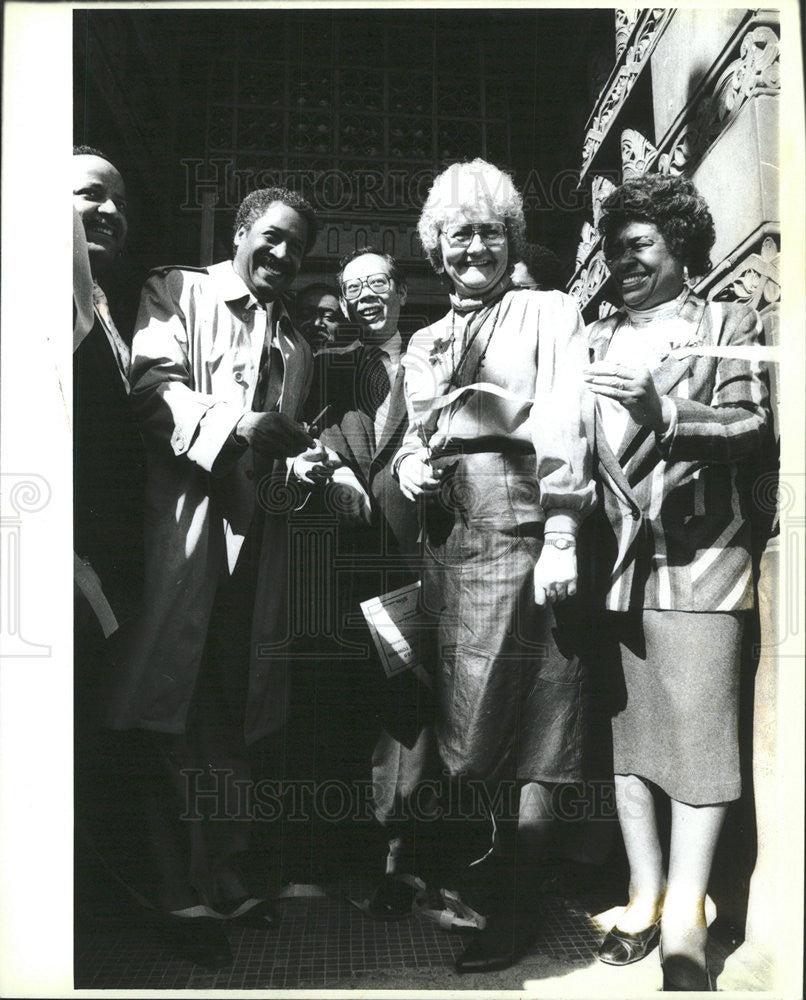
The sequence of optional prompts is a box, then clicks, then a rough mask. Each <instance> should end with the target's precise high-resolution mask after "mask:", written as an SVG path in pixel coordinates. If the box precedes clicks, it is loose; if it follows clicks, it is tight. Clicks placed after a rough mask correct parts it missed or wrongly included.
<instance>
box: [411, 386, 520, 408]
mask: <svg viewBox="0 0 806 1000" xmlns="http://www.w3.org/2000/svg"><path fill="white" fill-rule="evenodd" d="M466 392H489V393H490V395H492V396H498V397H500V398H501V399H508V400H509V401H510V402H511V403H519V404H520V405H521V406H531V405H532V403H533V402H534V400H532V399H530V398H529V397H528V396H519V395H517V393H514V392H510V391H509V389H502V388H501V386H500V385H494V384H493V383H492V382H474V383H473V384H472V385H463V386H460V387H459V388H458V389H454V390H452V391H451V392H448V393H446V394H445V395H444V396H432V397H431V398H430V399H414V400H412V409H413V410H414V413H415V415H416V416H420V415H422V414H423V413H430V412H431V411H432V410H441V409H443V408H444V407H446V406H450V405H451V403H453V402H454V401H455V400H457V399H459V397H460V396H463V395H464V394H465V393H466Z"/></svg>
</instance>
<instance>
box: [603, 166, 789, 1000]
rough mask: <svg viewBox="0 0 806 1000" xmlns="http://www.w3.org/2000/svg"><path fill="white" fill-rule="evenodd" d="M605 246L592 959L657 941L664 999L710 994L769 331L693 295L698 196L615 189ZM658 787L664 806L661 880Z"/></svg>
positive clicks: (765, 422) (699, 239) (734, 779)
mask: <svg viewBox="0 0 806 1000" xmlns="http://www.w3.org/2000/svg"><path fill="white" fill-rule="evenodd" d="M600 231H601V232H602V234H603V237H604V250H605V259H606V261H607V264H608V267H609V268H610V272H611V274H612V277H613V282H614V284H615V287H616V289H617V291H618V292H619V294H620V295H621V298H622V302H623V307H622V309H620V310H619V311H618V312H616V313H615V314H613V315H611V316H608V317H606V318H605V319H601V320H598V321H596V322H594V323H593V324H591V326H589V328H588V334H589V340H588V342H589V345H590V348H591V354H592V357H593V359H594V360H593V362H592V364H591V365H590V367H589V368H587V369H586V373H585V374H586V381H587V383H588V386H589V388H590V389H591V390H592V391H593V392H594V393H596V395H597V409H598V413H597V448H598V450H599V456H600V466H601V468H602V482H603V489H602V497H603V505H602V509H603V511H604V513H605V514H606V521H603V522H601V523H603V525H604V527H603V528H602V530H600V531H599V532H598V533H597V538H596V548H597V556H598V557H599V559H600V563H599V564H600V565H603V564H604V565H606V567H607V570H606V572H605V573H604V575H603V576H602V577H600V582H601V583H602V584H603V586H602V590H603V591H604V595H603V599H604V602H605V607H606V608H607V613H606V614H605V615H604V616H603V626H602V628H603V631H602V633H601V634H600V638H601V640H602V642H603V643H605V642H607V641H608V640H612V647H611V648H613V649H617V650H618V651H619V654H620V655H619V656H618V657H617V660H618V670H619V675H618V676H617V678H616V680H617V683H616V685H615V687H614V688H612V690H614V691H615V692H616V694H615V697H616V698H617V702H618V703H617V704H616V705H615V706H614V712H613V722H612V729H613V758H614V771H615V785H616V801H617V806H618V813H619V820H620V823H621V828H622V832H623V835H624V842H625V846H626V850H627V855H628V859H629V863H630V901H629V905H628V906H627V908H626V910H625V911H624V913H623V914H622V916H621V917H620V919H619V924H618V926H617V927H614V928H613V929H612V931H611V932H610V933H609V934H608V936H607V937H606V938H605V940H604V942H603V944H602V946H601V949H600V951H599V958H600V959H601V960H602V961H604V962H607V963H609V964H613V965H627V964H629V963H631V962H634V961H637V960H638V959H640V958H643V957H644V955H646V954H647V952H648V951H649V950H651V948H652V947H654V945H655V943H656V942H657V941H658V939H659V938H660V940H661V960H662V963H663V976H664V989H699V990H710V989H713V983H712V981H711V977H710V974H709V972H708V967H707V962H706V956H705V945H706V939H707V928H706V923H705V910H704V904H705V894H706V888H707V883H708V877H709V873H710V869H711V862H712V860H713V856H714V851H715V848H716V843H717V839H718V836H719V832H720V829H721V825H722V821H723V819H724V816H725V812H726V809H727V803H728V802H730V801H731V800H733V799H736V798H738V797H739V793H740V777H739V747H738V704H739V665H740V655H741V645H742V632H743V629H744V626H745V619H746V618H747V612H748V611H749V610H750V609H752V607H753V600H754V598H753V577H752V551H753V543H752V538H751V524H750V519H749V511H748V509H747V503H746V497H745V496H744V495H743V490H742V489H741V482H742V479H743V477H744V476H746V471H745V470H746V468H747V463H748V462H749V461H752V460H754V459H756V458H757V457H758V456H759V452H760V449H761V448H762V445H763V442H764V441H765V439H766V436H767V433H768V428H769V420H770V414H769V404H768V391H767V385H766V377H765V375H764V374H763V372H762V369H761V366H760V363H759V361H758V346H757V345H758V339H759V337H760V335H761V322H760V319H759V317H758V315H757V314H756V313H755V312H754V311H752V310H751V309H748V308H746V307H745V306H741V305H737V304H732V303H731V304H728V303H715V302H705V301H703V300H702V299H700V298H698V297H697V296H696V295H694V294H693V293H692V292H691V291H690V290H689V288H688V286H687V283H686V276H687V270H688V269H689V268H690V269H691V271H692V273H695V274H704V273H706V272H707V270H708V269H709V268H710V261H709V259H708V255H709V252H710V250H711V247H712V246H713V244H714V239H715V235H714V226H713V220H712V218H711V214H710V212H709V210H708V207H707V205H706V204H705V202H704V201H703V199H702V198H701V197H700V196H699V195H698V194H697V192H696V190H695V188H694V186H693V185H692V184H691V182H690V181H688V180H686V179H684V178H682V177H662V176H658V175H647V176H645V177H642V178H640V179H638V180H634V181H628V182H626V183H624V184H623V185H622V186H621V187H619V188H617V189H616V190H615V191H614V192H612V194H611V195H610V196H609V197H608V198H607V200H606V201H605V203H604V205H603V216H602V220H601V223H600ZM653 788H654V789H658V788H659V789H660V790H661V791H662V792H663V793H665V794H666V795H668V796H669V798H670V799H671V810H672V832H671V847H670V854H669V870H668V876H666V875H665V874H664V871H663V861H662V852H661V847H660V843H659V839H658V831H657V825H656V820H655V807H654V798H653ZM661 915H662V918H663V922H662V928H661V925H660V918H661Z"/></svg>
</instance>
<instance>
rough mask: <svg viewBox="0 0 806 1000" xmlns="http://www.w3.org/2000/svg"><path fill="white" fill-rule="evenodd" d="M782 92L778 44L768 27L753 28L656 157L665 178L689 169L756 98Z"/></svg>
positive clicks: (773, 33)
mask: <svg viewBox="0 0 806 1000" xmlns="http://www.w3.org/2000/svg"><path fill="white" fill-rule="evenodd" d="M780 88H781V69H780V44H779V39H778V35H777V34H776V33H775V31H774V30H773V28H772V27H771V26H770V25H766V24H763V25H756V26H755V27H754V28H751V30H750V31H748V33H747V34H746V35H745V37H744V38H743V39H742V44H741V48H740V51H739V56H738V58H737V59H735V60H734V61H733V62H732V63H731V64H730V65H729V66H728V67H727V69H726V70H725V71H724V72H723V73H722V74H721V76H720V77H719V79H718V81H717V82H716V84H715V86H714V88H713V91H712V93H711V94H710V96H708V97H706V98H704V99H703V100H702V101H700V102H699V104H698V105H697V107H696V108H695V109H694V110H693V112H692V114H691V115H690V116H689V118H688V119H687V120H686V122H685V123H684V125H683V127H682V129H681V130H680V132H679V133H678V135H677V136H676V137H675V139H674V141H673V143H672V145H671V148H670V149H669V150H668V152H666V153H663V154H662V155H661V156H660V157H658V169H659V170H660V172H661V173H664V174H680V173H683V172H684V171H686V170H688V169H690V168H691V167H692V166H693V164H694V163H695V162H696V161H697V160H698V159H699V158H700V157H701V156H702V155H703V154H704V153H705V152H706V150H707V149H708V148H709V146H710V145H711V144H712V143H713V141H714V140H715V139H716V137H717V136H718V135H719V134H720V132H722V131H724V129H725V128H727V126H728V125H729V124H730V122H732V121H733V119H734V118H735V117H736V115H737V114H738V113H739V110H740V109H741V107H742V106H743V105H744V104H745V103H746V102H747V101H748V100H749V99H750V98H751V97H753V96H754V95H755V94H773V93H777V92H778V91H779V90H780Z"/></svg>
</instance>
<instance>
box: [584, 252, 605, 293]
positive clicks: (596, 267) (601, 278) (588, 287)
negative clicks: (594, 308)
mask: <svg viewBox="0 0 806 1000" xmlns="http://www.w3.org/2000/svg"><path fill="white" fill-rule="evenodd" d="M609 277H610V271H609V270H608V267H607V264H605V259H604V250H598V251H597V252H596V253H595V254H594V256H593V257H592V258H591V262H590V264H589V265H588V277H587V280H586V281H585V301H586V302H589V301H590V300H591V299H592V298H593V296H594V295H595V294H596V293H597V292H598V291H599V289H600V288H601V287H602V285H603V284H604V283H605V282H606V281H607V279H608V278H609Z"/></svg>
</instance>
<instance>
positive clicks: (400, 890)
mask: <svg viewBox="0 0 806 1000" xmlns="http://www.w3.org/2000/svg"><path fill="white" fill-rule="evenodd" d="M414 896H415V891H414V887H413V886H411V885H409V883H408V882H404V881H403V879H401V878H398V877H397V876H395V875H387V876H385V878H384V880H383V881H382V882H381V884H380V885H379V886H378V888H377V889H376V890H375V893H374V895H373V897H372V899H371V900H370V902H369V907H368V908H367V913H368V914H369V915H370V916H371V917H373V918H374V919H375V920H405V919H406V917H410V916H411V907H412V904H413V902H414Z"/></svg>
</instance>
